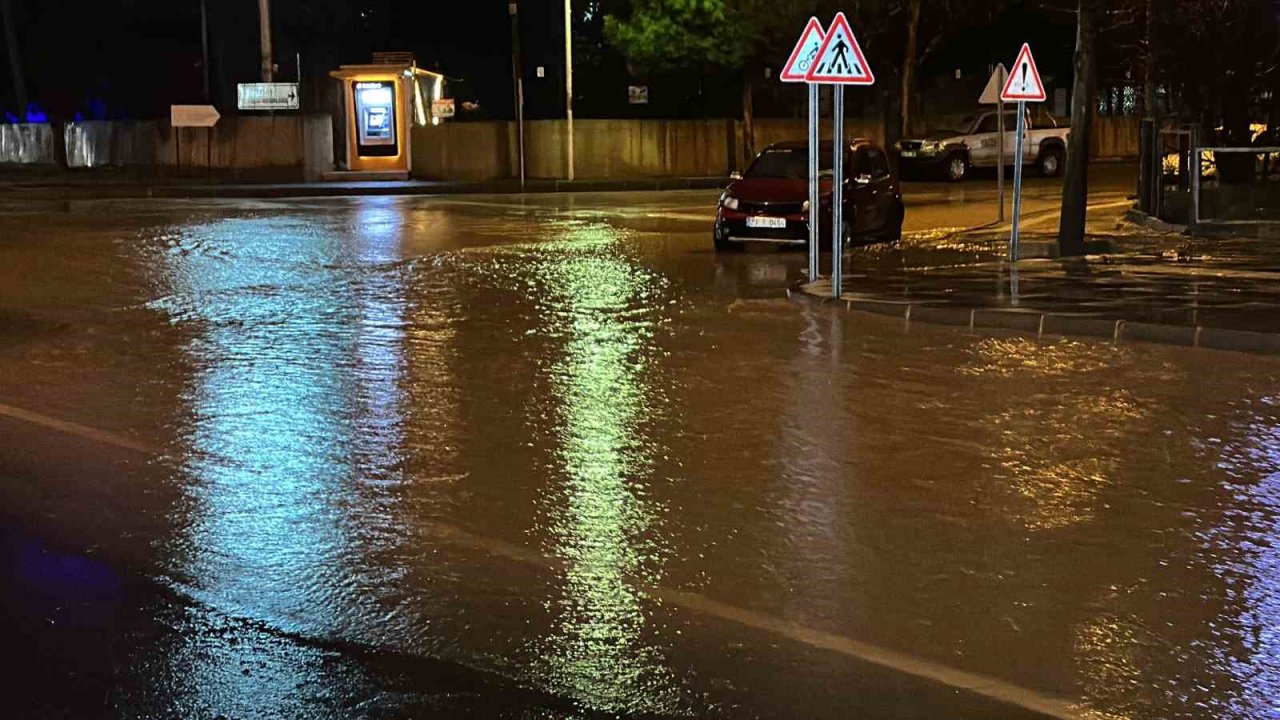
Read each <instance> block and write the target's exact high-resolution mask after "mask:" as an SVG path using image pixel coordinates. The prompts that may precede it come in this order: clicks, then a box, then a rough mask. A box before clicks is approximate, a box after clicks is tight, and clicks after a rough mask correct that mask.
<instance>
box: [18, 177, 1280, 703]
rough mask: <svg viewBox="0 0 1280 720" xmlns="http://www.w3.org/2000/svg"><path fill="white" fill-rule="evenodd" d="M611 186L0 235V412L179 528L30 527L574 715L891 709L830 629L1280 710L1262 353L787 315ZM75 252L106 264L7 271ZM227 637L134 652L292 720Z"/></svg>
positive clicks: (1275, 487) (1046, 684)
mask: <svg viewBox="0 0 1280 720" xmlns="http://www.w3.org/2000/svg"><path fill="white" fill-rule="evenodd" d="M627 201H628V198H625V197H618V196H608V195H603V196H594V195H593V196H580V197H578V198H576V199H574V200H573V204H572V206H570V205H568V204H561V202H562V201H560V200H559V199H557V198H554V197H544V198H523V199H519V200H517V199H511V198H503V199H501V201H500V202H499V201H497V200H493V201H487V200H485V199H483V198H480V199H467V200H465V201H464V200H438V199H414V200H377V201H372V200H371V201H352V202H338V201H334V202H332V203H318V202H317V203H311V204H308V203H297V204H290V203H280V204H274V205H271V206H269V207H267V208H266V209H264V208H261V207H255V208H240V207H235V206H210V207H191V206H188V205H181V204H174V205H159V206H152V205H148V206H146V207H145V208H142V207H134V206H128V205H124V206H121V207H118V208H114V209H112V210H111V211H110V212H104V213H103V215H104V216H105V217H106V219H108V220H110V221H111V223H114V224H113V225H110V227H113V228H117V230H113V231H112V232H115V233H117V234H119V235H120V237H127V238H128V242H124V241H119V238H117V239H116V240H117V241H116V242H96V241H95V240H94V239H95V238H98V237H100V233H101V232H103V231H102V230H101V223H102V222H103V218H101V217H89V216H86V217H83V218H79V217H75V216H67V217H60V218H59V222H60V223H61V225H60V227H62V228H63V232H64V235H62V236H53V237H50V238H47V241H46V242H45V244H43V245H36V244H34V243H32V244H27V243H26V242H25V240H23V238H24V236H23V235H22V234H21V233H22V232H24V231H23V230H22V229H21V227H22V226H21V225H20V224H17V223H10V222H9V221H8V220H6V219H5V218H3V217H0V225H2V227H0V229H3V230H4V232H5V233H7V235H6V237H10V238H18V239H17V240H10V241H9V242H10V244H9V245H6V246H0V260H6V259H12V260H13V262H10V263H5V262H0V286H3V287H6V288H8V289H9V290H8V292H9V295H8V296H7V299H6V302H7V303H11V304H12V305H14V306H15V307H17V308H19V309H21V310H23V311H24V312H30V313H32V314H40V313H46V314H49V315H56V316H57V317H58V318H59V320H60V321H63V322H64V323H65V324H66V325H67V327H68V328H69V329H68V330H66V331H65V333H64V334H62V335H51V336H49V337H47V338H43V339H40V340H38V341H30V342H26V343H25V344H22V345H18V346H15V347H14V348H13V349H9V350H4V351H3V352H0V370H2V371H3V372H0V402H2V403H10V404H14V405H19V404H24V403H25V404H28V405H32V406H33V407H32V409H33V410H35V411H40V412H45V413H47V414H49V415H59V414H61V415H65V416H66V419H67V420H69V421H73V422H76V423H80V424H81V425H83V426H85V427H99V426H102V427H105V428H106V429H108V430H111V431H113V432H116V433H117V434H124V435H127V434H128V433H129V432H132V431H134V430H140V431H146V432H151V433H153V434H154V435H156V436H158V437H159V439H160V440H161V441H162V442H160V443H159V444H161V445H163V447H164V449H165V451H166V453H167V455H168V460H169V461H171V462H172V464H173V467H175V468H176V469H173V470H172V471H171V468H170V465H169V464H168V462H157V463H155V464H154V465H152V466H151V467H150V469H149V470H148V471H147V472H143V473H139V474H137V475H132V476H129V477H128V478H127V479H126V481H127V482H126V481H120V484H121V485H126V484H129V483H133V484H135V485H138V484H145V483H154V484H155V488H156V490H157V492H156V497H150V496H148V494H146V493H142V494H139V495H138V496H136V497H135V496H133V495H129V496H127V497H129V498H130V500H129V502H135V503H137V504H138V505H137V508H136V509H137V510H138V511H139V512H138V513H136V516H137V517H154V516H156V515H164V516H165V517H166V518H167V519H169V520H172V527H170V526H169V525H164V524H154V523H153V524H150V525H148V524H145V523H138V525H139V527H138V528H135V527H134V522H133V517H134V515H133V514H129V513H115V514H113V513H107V512H101V511H99V509H98V508H94V507H76V508H71V509H66V510H64V513H65V514H63V515H60V516H58V517H57V518H55V520H54V521H53V522H59V523H63V524H65V525H68V526H82V528H81V531H82V532H84V533H85V534H86V535H88V536H89V540H91V541H92V542H94V543H99V542H100V543H101V544H102V546H103V547H104V548H105V549H104V551H103V552H104V553H107V552H110V551H116V552H119V553H120V555H121V557H122V563H123V564H125V565H127V566H131V567H133V566H136V567H142V568H147V569H148V572H154V573H155V574H156V575H157V576H159V577H161V578H164V579H165V580H166V581H171V582H172V584H173V586H175V587H177V588H179V589H180V590H181V591H182V592H183V593H185V594H187V595H190V596H191V597H194V598H196V599H198V600H199V601H201V602H202V603H204V604H205V605H203V606H207V607H211V608H214V609H216V610H217V611H218V612H221V613H225V614H227V615H230V616H234V617H242V618H248V619H252V620H255V621H258V622H260V623H262V624H263V625H264V626H266V627H270V628H273V629H278V630H282V631H289V632H297V633H298V634H300V635H303V636H306V637H309V638H318V639H320V640H322V641H324V642H351V643H354V644H356V645H357V646H360V647H374V648H379V649H384V650H394V651H396V652H399V653H404V654H406V655H408V656H419V657H421V656H431V657H440V658H444V659H447V660H451V661H457V662H459V663H463V664H466V665H469V666H473V667H478V668H481V669H485V670H495V671H498V672H501V673H502V674H503V675H505V676H507V677H509V678H511V679H512V680H513V681H515V682H517V683H519V684H524V685H529V686H533V687H537V688H542V689H548V690H551V691H554V692H556V693H558V694H561V695H564V696H566V697H569V698H572V699H573V700H575V701H577V702H579V703H581V704H582V705H583V706H585V707H589V708H596V709H601V710H606V711H613V712H619V713H626V712H641V713H645V712H648V713H667V714H674V715H688V716H702V715H710V714H722V715H735V714H741V715H762V716H780V717H785V716H796V715H804V716H822V715H827V716H839V711H840V709H841V708H843V707H845V705H844V704H842V703H843V701H844V700H847V699H848V698H844V697H842V695H841V694H842V693H845V694H853V693H854V692H855V691H854V690H850V689H849V688H848V687H846V686H844V685H836V684H832V685H824V682H825V681H826V680H825V679H826V678H829V677H830V676H829V675H824V672H828V671H831V668H836V667H841V668H846V669H849V670H848V672H849V673H850V674H851V675H856V676H858V677H865V678H871V679H870V680H867V682H869V683H876V682H879V683H881V684H880V685H879V686H877V687H876V688H873V689H872V690H873V691H874V692H873V691H867V692H872V696H875V692H883V693H885V696H886V697H891V698H894V702H898V701H901V702H903V703H908V704H909V703H910V702H913V701H915V700H916V699H918V698H917V695H918V693H917V692H916V689H918V688H917V687H916V686H910V687H908V686H905V685H895V684H893V683H890V682H888V681H883V680H882V679H879V680H877V679H876V678H882V676H878V675H875V674H874V673H867V672H866V671H865V670H866V669H865V667H864V665H863V664H860V661H856V660H855V659H853V658H856V657H857V654H856V652H855V653H852V657H851V654H850V653H848V652H846V653H845V654H843V655H842V654H841V653H840V651H839V650H840V648H846V649H847V648H848V647H851V646H857V647H870V648H884V649H888V650H890V651H892V652H893V653H897V655H894V656H893V657H894V658H897V659H895V660H894V662H895V663H897V665H896V666H895V668H896V670H900V671H901V672H902V673H903V674H904V675H910V674H911V672H913V671H918V667H916V666H915V665H912V662H914V661H915V660H918V661H919V664H920V665H926V664H929V663H933V664H934V665H932V666H930V667H933V666H939V667H946V668H954V669H957V670H962V671H965V672H970V673H976V674H979V675H980V676H982V677H986V678H991V679H993V680H998V681H1000V682H1005V683H1008V684H1009V685H1010V686H1012V687H1016V688H1022V689H1024V690H1026V691H1027V692H1029V693H1032V694H1036V693H1038V694H1040V695H1043V696H1046V697H1050V698H1066V699H1068V700H1070V701H1072V702H1080V703H1083V705H1082V707H1084V708H1087V709H1088V710H1089V712H1093V713H1096V714H1097V715H1098V716H1100V717H1126V718H1135V719H1143V718H1165V717H1179V716H1203V717H1222V718H1259V717H1274V716H1278V715H1280V711H1277V709H1276V706H1275V700H1274V698H1275V697H1277V696H1278V695H1280V660H1278V658H1280V634H1278V633H1280V631H1278V630H1277V627H1278V626H1280V594H1278V593H1277V592H1276V582H1277V577H1278V575H1277V574H1278V573H1280V556H1277V555H1276V552H1275V550H1274V546H1275V545H1276V535H1277V532H1280V474H1278V472H1277V468H1278V467H1280V430H1278V428H1280V401H1277V397H1280V395H1278V394H1277V393H1278V392H1280V365H1277V363H1276V361H1275V360H1273V359H1271V358H1265V357H1253V356H1246V355H1237V354H1230V353H1211V352H1193V351H1191V350H1189V349H1186V348H1176V347H1163V346H1145V345H1115V344H1112V343H1109V342H1100V341H1077V340H1063V339H1054V338H1044V339H1039V338H1032V337H1024V336H998V337H989V336H985V335H974V334H970V333H968V332H965V331H964V330H963V329H955V328H941V327H932V326H928V325H924V324H921V323H911V324H909V325H907V324H904V323H902V322H900V321H893V320H887V319H884V318H878V317H868V316H864V315H858V314H850V313H847V312H846V311H845V309H844V308H843V307H841V306H833V305H830V304H827V305H822V304H816V303H808V302H800V301H797V300H794V299H787V297H786V295H785V288H786V287H787V285H788V284H789V283H791V282H793V281H795V280H796V279H797V278H798V275H799V272H800V269H801V268H802V267H803V265H804V262H805V259H804V257H803V256H802V255H799V254H776V253H746V254H741V255H737V254H734V255H716V254H715V253H713V252H711V251H710V250H709V248H708V247H707V246H708V245H709V242H708V235H707V231H706V227H705V223H702V222H700V221H699V222H693V221H690V220H688V219H684V218H685V216H686V215H687V214H688V212H689V211H688V210H687V208H686V207H684V206H682V205H680V203H684V205H688V204H689V203H690V202H692V200H691V199H690V198H684V199H678V200H673V201H670V205H671V207H666V208H664V207H660V204H661V203H660V202H659V201H657V200H655V201H653V206H652V207H650V206H647V205H644V204H643V203H640V204H639V205H638V206H637V205H635V204H627ZM699 201H701V200H700V199H699ZM662 202H667V201H662ZM620 205H625V206H626V207H627V211H626V212H625V213H622V212H614V211H613V210H612V209H611V208H613V207H615V206H620ZM24 222H25V221H24ZM5 223H8V224H5ZM119 228H127V229H128V233H132V234H127V233H126V230H123V229H119ZM95 233H99V234H95ZM68 247H73V248H75V250H76V252H75V253H72V254H71V255H72V256H73V257H74V258H75V262H76V263H77V267H80V266H85V267H90V266H95V265H96V266H100V267H102V268H104V271H103V272H101V273H88V272H84V273H81V277H80V280H79V282H78V283H71V282H70V281H68V280H67V279H66V278H55V279H54V280H52V281H51V280H50V279H49V277H47V276H42V275H41V274H40V272H39V271H38V270H39V268H41V267H45V266H50V267H62V266H61V265H58V264H57V263H56V262H54V260H55V259H56V258H58V257H60V256H61V255H62V254H67V250H68ZM15 248H16V249H15ZM868 252H869V253H870V254H872V255H874V256H875V257H876V258H877V262H879V263H880V264H881V265H883V266H885V267H890V266H892V265H893V264H894V263H900V262H901V261H902V257H901V255H900V254H896V253H900V252H901V251H900V250H898V249H894V248H876V249H874V250H871V251H868ZM5 253H8V254H10V255H11V256H12V257H9V256H7V255H5ZM32 268H35V269H36V270H35V271H33V270H32ZM50 282H53V284H55V285H59V284H60V285H64V286H65V287H64V288H63V289H64V290H65V292H66V295H67V296H71V297H75V298H76V302H74V303H70V302H65V301H64V299H62V298H58V301H57V302H54V300H51V299H50V298H51V296H52V295H53V293H51V292H50V291H49V289H48V288H47V287H46V286H47V285H48V284H49V283H50ZM95 303H96V304H95ZM82 306H83V308H84V309H80V308H81V307H82ZM106 323H113V324H112V325H110V328H111V331H110V332H106V331H103V330H102V328H103V327H104V325H105V324H106ZM117 330H120V332H116V331H117ZM78 365H79V366H83V368H80V367H77V366H78ZM69 368H71V369H75V370H77V371H79V372H71V371H69ZM104 375H105V376H109V377H110V378H111V379H112V382H111V383H110V384H108V383H103V382H95V381H94V379H95V378H100V377H103V376H104ZM86 378H87V379H86ZM31 388H36V389H37V391H33V390H31ZM46 397H47V398H54V400H50V401H48V404H47V405H45V406H37V405H38V404H39V403H40V402H43V400H42V399H43V398H46ZM156 398H160V399H156ZM131 401H132V404H131ZM113 406H129V409H128V414H127V416H126V417H127V418H128V422H127V423H124V422H123V421H120V420H119V419H118V417H117V416H116V415H115V414H113V413H110V412H105V411H102V410H100V409H101V408H109V407H113ZM77 412H80V413H81V414H78V415H77V414H76V413H77ZM10 421H11V419H10V420H4V422H10ZM112 423H117V424H116V425H112ZM121 424H123V425H124V427H121V426H120V425H121ZM49 427H54V426H52V425H51V426H49ZM3 452H5V453H7V454H6V455H5V456H4V457H3V458H0V459H2V460H4V461H5V462H12V456H13V455H14V454H15V453H16V451H14V450H12V449H3ZM114 471H115V470H114V469H113V468H111V467H107V468H106V469H105V470H102V472H103V473H104V475H107V476H109V475H110V473H112V472H114ZM59 482H62V483H64V484H63V485H59V484H58V483H59ZM0 487H2V488H3V489H2V492H3V494H4V498H5V499H6V500H8V499H10V498H13V499H14V500H15V501H16V500H22V499H24V498H26V497H27V496H26V495H24V493H25V494H30V493H34V492H35V490H33V489H32V487H31V486H28V485H23V484H17V483H15V484H8V485H3V486H0ZM39 487H40V488H41V491H43V490H44V489H46V488H49V489H52V490H53V491H55V492H56V491H62V490H65V488H68V487H71V488H74V487H76V485H74V483H73V481H72V480H67V479H63V480H61V481H59V480H58V479H57V478H56V477H53V476H50V477H49V478H48V479H45V480H44V484H43V485H41V486H39ZM162 489H171V490H172V491H173V493H174V494H176V496H177V497H178V500H177V501H176V503H175V504H173V505H166V504H165V502H163V501H161V500H159V499H158V497H159V496H160V495H161V493H160V492H159V491H160V490H162ZM14 506H15V507H17V506H18V505H17V504H16V503H15V504H14ZM24 507H25V505H24ZM73 529H74V528H73ZM135 530H136V531H137V532H139V533H143V532H146V533H152V535H150V536H149V537H148V540H149V541H150V544H149V546H148V547H149V548H150V550H149V552H150V554H145V555H129V554H128V553H127V552H125V551H124V550H121V549H120V548H118V547H115V546H114V545H113V542H114V540H113V539H114V538H118V537H123V536H124V535H125V534H126V533H128V532H133V531H135ZM121 547H123V545H121ZM662 598H665V599H666V600H670V599H671V598H680V599H681V601H680V602H679V603H674V602H667V601H666V600H663V601H659V600H658V599H662ZM760 618H765V620H760ZM833 637H834V638H840V639H843V640H845V641H848V642H847V643H846V644H844V645H842V644H841V643H838V642H834V643H833V642H827V640H822V639H824V638H825V639H830V638H833ZM815 638H817V639H815ZM820 640H821V641H820ZM858 643H863V644H865V645H857V644H858ZM832 646H836V649H835V650H833V649H832ZM229 653H230V654H229V655H211V654H209V653H207V652H205V651H203V650H202V649H201V646H200V645H199V644H198V643H196V642H194V640H193V641H192V642H191V643H188V644H186V645H184V646H183V649H180V650H179V651H177V652H175V653H173V654H172V655H171V656H168V657H165V658H163V659H162V662H164V663H167V664H168V665H169V666H170V674H171V675H173V676H175V677H180V678H182V681H183V689H182V692H183V693H185V694H186V695H187V696H189V697H190V698H193V700H191V706H192V707H197V708H205V709H208V708H218V709H219V711H220V712H224V713H228V714H233V715H252V714H254V713H255V712H257V713H260V714H261V713H266V712H268V711H273V710H281V711H282V714H287V713H284V712H283V711H284V710H287V709H288V708H289V706H290V703H293V702H296V699H297V698H296V695H293V694H290V693H281V692H279V689H278V688H274V687H266V686H263V685H262V684H259V683H257V682H255V681H254V677H253V676H252V675H245V674H243V673H242V672H241V670H240V668H239V667H238V666H237V665H236V663H235V659H236V658H235V657H233V656H234V654H235V653H234V651H229ZM730 656H733V657H737V658H739V659H741V658H746V660H743V661H742V662H740V663H739V664H737V665H734V664H732V662H731V661H730V660H727V659H726V660H723V661H722V660H721V659H720V658H729V657H730ZM901 658H909V659H913V660H912V662H898V660H900V659H901ZM766 661H767V662H766ZM764 666H768V667H769V668H772V670H771V671H769V672H775V673H776V672H782V673H783V675H782V676H778V675H776V674H769V673H768V672H766V671H764V670H759V669H757V668H758V667H764ZM913 668H916V670H913ZM294 672H295V673H296V675H297V682H298V683H305V682H307V681H308V680H314V677H312V674H313V673H314V672H316V670H315V669H314V668H313V667H308V666H302V665H299V667H298V668H296V670H295V671H294ZM917 674H918V673H917ZM284 675H288V673H287V672H284V671H279V672H276V676H277V677H281V676H284ZM864 690H865V689H864V688H859V689H858V690H857V691H856V692H864ZM948 692H950V691H948ZM904 698H905V699H904ZM895 707H897V706H895ZM902 707H907V705H904V706H902ZM912 707H914V706H912ZM934 709H936V707H935V708H934ZM738 710H741V713H738V712H737V711H738ZM268 714H269V713H268ZM921 714H922V715H928V714H929V713H927V712H924V711H922V712H921ZM978 716H980V715H978Z"/></svg>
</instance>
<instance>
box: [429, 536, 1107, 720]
mask: <svg viewBox="0 0 1280 720" xmlns="http://www.w3.org/2000/svg"><path fill="white" fill-rule="evenodd" d="M431 527H432V528H434V529H435V530H436V532H437V534H438V535H440V536H441V537H442V538H443V539H445V540H447V541H450V542H454V543H456V544H459V545H464V546H466V547H469V548H471V549H473V550H480V551H482V552H487V553H489V554H490V555H494V556H496V557H501V558H506V559H508V560H514V561H516V562H521V563H525V564H529V565H537V566H539V567H544V568H548V569H551V570H561V569H563V561H562V560H560V559H559V558H555V557H551V556H547V555H544V554H542V553H540V552H537V551H536V550H532V549H530V548H527V547H522V546H519V545H515V544H513V543H509V542H506V541H504V540H498V539H496V538H489V537H484V536H481V535H476V534H474V533H471V532H468V531H466V530H463V529H462V528H459V527H456V526H453V525H450V524H447V523H441V522H438V521H436V522H432V523H431ZM643 589H644V590H645V591H646V592H647V593H648V595H649V596H650V597H653V598H655V599H657V600H659V601H661V602H662V603H664V604H667V605H675V606H678V607H681V608H684V609H686V610H690V611H692V612H695V613H698V614H701V615H708V616H711V617H715V618H718V619H720V620H727V621H729V622H733V623H736V624H738V625H742V626H745V627H748V628H752V629H755V630H760V631H763V632H767V633H770V634H772V635H778V636H781V637H783V638H786V639H788V640H791V641H793V642H797V643H800V644H802V645H808V646H810V647H814V648H818V649H821V650H828V651H831V652H835V653H838V654H840V655H844V656H846V657H850V658H853V659H855V660H859V661H862V662H867V663H871V664H872V665H878V666H880V667H883V668H886V669H889V670H892V671H894V672H899V673H902V674H904V675H910V676H912V677H917V678H921V679H924V680H929V681H932V682H936V683H939V684H941V685H945V686H947V687H951V688H956V689H958V690H962V691H964V692H968V693H972V694H974V695H977V696H979V697H983V698H986V699H989V700H995V701H997V702H1002V703H1005V704H1007V705H1012V706H1014V707H1018V708H1022V709H1024V710H1029V711H1031V712H1035V713H1039V714H1041V715H1044V716H1045V717H1049V718H1057V719H1059V720H1076V719H1077V718H1082V717H1085V708H1084V707H1083V706H1082V705H1079V704H1077V703H1073V702H1071V701H1070V700H1068V699H1066V698H1062V697H1058V696H1054V695H1050V694H1047V693H1042V692H1038V691H1036V690H1031V689H1028V688H1024V687H1021V686H1018V685H1014V684H1013V683H1009V682H1005V681H1004V680H1000V679H998V678H994V677H991V676H988V675H982V674H979V673H973V672H969V671H967V670H960V669H957V668H953V667H949V666H947V665H943V664H941V663H936V662H933V661H931V660H924V659H922V658H917V657H913V656H911V655H907V654H906V653H902V652H898V651H896V650H890V649H888V648H883V647H880V646H878V645H873V644H871V643H866V642H861V641H859V640H854V639H852V638H847V637H844V636H843V635H837V634H835V633H829V632H826V631H823V630H816V629H813V628H810V627H805V626H804V625H800V624H798V623H794V622H791V621H789V620H784V619H782V618H779V617H774V616H772V615H769V614H767V613H763V612H759V611H756V610H748V609H745V608H740V607H737V606H734V605H729V604H726V603H722V602H720V601H718V600H713V599H711V598H709V597H707V596H706V595H701V594H698V593H691V592H687V591H684V590H675V589H673V588H668V587H663V586H661V585H658V586H643Z"/></svg>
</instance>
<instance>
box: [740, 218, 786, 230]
mask: <svg viewBox="0 0 1280 720" xmlns="http://www.w3.org/2000/svg"><path fill="white" fill-rule="evenodd" d="M747 227H749V228H775V229H776V228H786V227H787V219H786V218H780V217H749V218H747Z"/></svg>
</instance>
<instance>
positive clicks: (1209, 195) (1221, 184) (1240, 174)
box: [1191, 147, 1280, 224]
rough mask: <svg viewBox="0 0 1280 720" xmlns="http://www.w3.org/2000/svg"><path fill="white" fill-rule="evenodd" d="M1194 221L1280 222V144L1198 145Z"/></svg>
mask: <svg viewBox="0 0 1280 720" xmlns="http://www.w3.org/2000/svg"><path fill="white" fill-rule="evenodd" d="M1195 157H1196V158H1197V159H1198V160H1199V162H1195V163H1192V166H1191V222H1192V224H1200V223H1260V222H1280V147H1207V148H1202V147H1197V148H1196V149H1195Z"/></svg>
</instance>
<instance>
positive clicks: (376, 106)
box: [351, 80, 396, 157]
mask: <svg viewBox="0 0 1280 720" xmlns="http://www.w3.org/2000/svg"><path fill="white" fill-rule="evenodd" d="M351 90H352V93H351V94H352V96H353V97H354V98H355V103H356V151H357V154H358V155H360V156H361V157H389V156H392V155H395V154H396V84H395V82H394V81H391V80H385V81H377V82H355V83H352V88H351Z"/></svg>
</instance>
